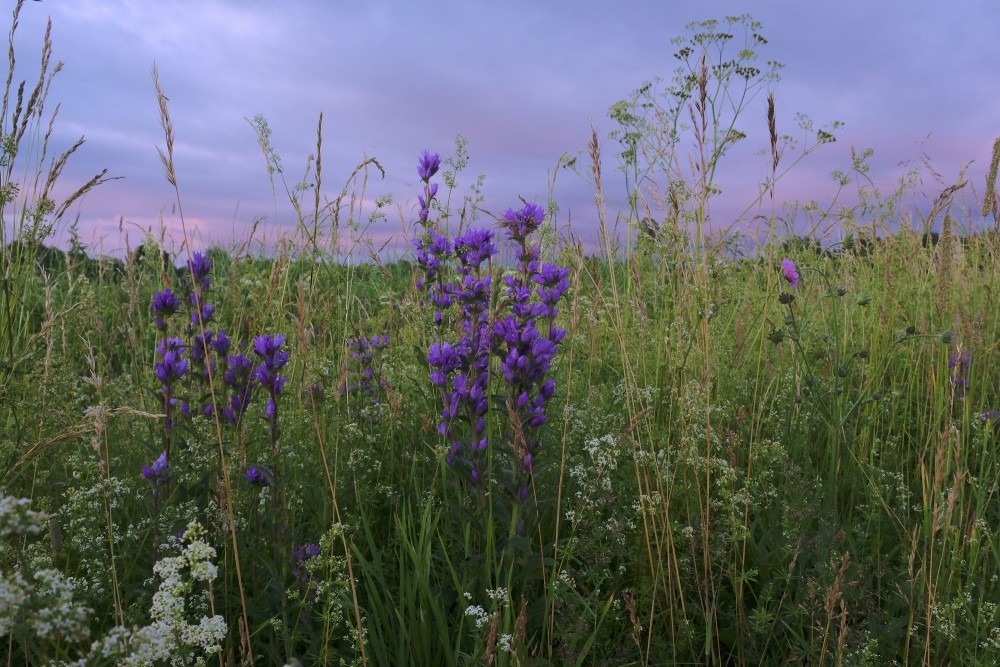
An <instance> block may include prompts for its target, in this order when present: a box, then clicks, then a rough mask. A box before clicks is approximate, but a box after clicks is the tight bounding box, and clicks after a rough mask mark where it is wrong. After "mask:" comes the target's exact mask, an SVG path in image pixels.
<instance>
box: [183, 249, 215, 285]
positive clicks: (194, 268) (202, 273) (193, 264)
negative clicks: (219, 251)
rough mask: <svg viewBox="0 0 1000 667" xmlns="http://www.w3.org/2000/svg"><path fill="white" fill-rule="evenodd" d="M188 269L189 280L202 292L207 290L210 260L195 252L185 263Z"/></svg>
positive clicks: (209, 281)
mask: <svg viewBox="0 0 1000 667" xmlns="http://www.w3.org/2000/svg"><path fill="white" fill-rule="evenodd" d="M187 266H188V271H190V272H191V282H192V284H193V285H194V286H196V287H195V289H198V290H200V291H202V292H207V291H208V288H209V285H210V284H211V281H212V276H211V275H210V274H211V272H212V260H211V259H209V258H207V257H205V256H204V255H202V254H201V253H200V252H196V253H194V254H193V255H192V256H191V259H190V260H188V263H187Z"/></svg>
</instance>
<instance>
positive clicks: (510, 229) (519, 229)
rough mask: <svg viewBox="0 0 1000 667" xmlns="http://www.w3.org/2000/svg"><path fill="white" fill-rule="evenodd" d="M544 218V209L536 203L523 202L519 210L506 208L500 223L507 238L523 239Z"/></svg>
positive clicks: (539, 224)
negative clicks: (505, 231) (522, 206)
mask: <svg viewBox="0 0 1000 667" xmlns="http://www.w3.org/2000/svg"><path fill="white" fill-rule="evenodd" d="M544 219H545V209H543V208H542V207H541V206H539V205H538V204H525V205H524V208H522V209H521V210H519V211H515V210H514V209H512V208H509V209H507V210H506V211H505V212H504V214H503V217H502V218H501V219H500V225H501V226H502V227H503V228H504V229H506V230H507V235H508V238H510V239H511V240H513V241H523V240H524V239H526V238H527V237H528V235H529V234H531V233H532V232H533V231H535V230H536V229H538V228H539V227H540V226H541V224H542V221H543V220H544Z"/></svg>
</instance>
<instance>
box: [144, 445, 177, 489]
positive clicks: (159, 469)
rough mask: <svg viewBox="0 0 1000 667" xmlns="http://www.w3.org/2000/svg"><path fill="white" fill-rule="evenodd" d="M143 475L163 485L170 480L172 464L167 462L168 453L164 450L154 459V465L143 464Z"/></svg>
mask: <svg viewBox="0 0 1000 667" xmlns="http://www.w3.org/2000/svg"><path fill="white" fill-rule="evenodd" d="M142 476H143V477H145V478H146V479H148V480H149V481H150V482H153V483H154V484H156V485H163V484H166V483H167V482H169V481H170V466H169V464H168V463H167V453H166V452H163V453H162V454H160V456H159V458H158V459H156V460H155V461H153V465H152V466H147V465H144V466H142Z"/></svg>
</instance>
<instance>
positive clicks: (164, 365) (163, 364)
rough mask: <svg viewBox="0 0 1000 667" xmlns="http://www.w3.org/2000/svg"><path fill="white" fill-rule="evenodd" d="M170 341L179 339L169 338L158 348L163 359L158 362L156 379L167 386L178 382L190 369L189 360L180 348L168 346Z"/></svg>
mask: <svg viewBox="0 0 1000 667" xmlns="http://www.w3.org/2000/svg"><path fill="white" fill-rule="evenodd" d="M168 341H178V339H176V338H173V339H168V340H167V341H164V344H163V345H162V346H161V347H158V348H157V352H160V353H161V357H162V359H161V360H160V361H157V362H156V379H158V380H159V381H160V384H162V385H163V386H164V387H165V388H166V387H169V386H170V385H172V384H173V383H175V382H177V380H179V379H180V378H181V377H182V376H183V375H184V373H186V372H187V369H188V362H187V361H185V360H184V358H183V357H182V355H181V351H180V349H177V348H172V347H167V345H166V344H167V343H168ZM178 342H179V341H178Z"/></svg>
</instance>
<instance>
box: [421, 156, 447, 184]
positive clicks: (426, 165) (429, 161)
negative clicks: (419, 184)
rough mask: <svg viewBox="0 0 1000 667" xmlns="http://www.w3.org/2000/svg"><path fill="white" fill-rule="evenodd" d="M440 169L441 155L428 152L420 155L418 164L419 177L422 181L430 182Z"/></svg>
mask: <svg viewBox="0 0 1000 667" xmlns="http://www.w3.org/2000/svg"><path fill="white" fill-rule="evenodd" d="M440 168H441V156H440V155H438V154H437V153H431V152H430V151H426V150H425V151H424V152H423V153H421V154H420V162H419V163H418V164H417V175H418V176H420V180H422V181H429V180H430V179H431V177H432V176H434V174H436V173H437V172H438V169H440Z"/></svg>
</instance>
